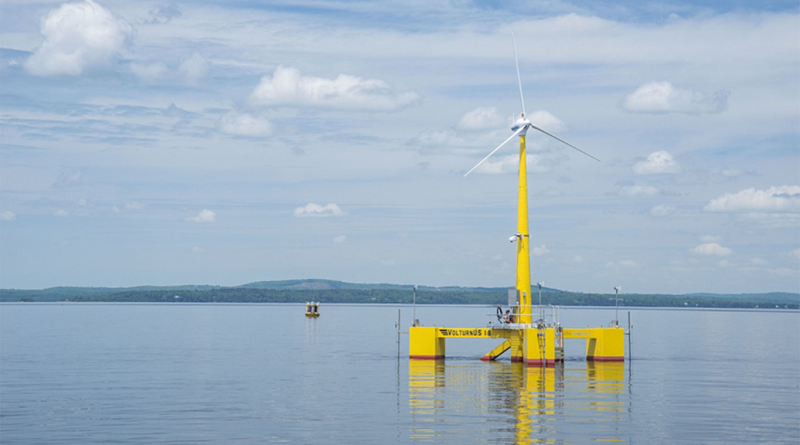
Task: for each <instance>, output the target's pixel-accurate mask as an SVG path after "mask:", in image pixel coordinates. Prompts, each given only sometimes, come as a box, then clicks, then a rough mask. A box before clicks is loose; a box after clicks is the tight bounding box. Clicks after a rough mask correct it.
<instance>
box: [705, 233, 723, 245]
mask: <svg viewBox="0 0 800 445" xmlns="http://www.w3.org/2000/svg"><path fill="white" fill-rule="evenodd" d="M721 239H722V237H719V236H714V235H705V236H701V237H700V241H702V242H704V243H718V242H719V240H721Z"/></svg>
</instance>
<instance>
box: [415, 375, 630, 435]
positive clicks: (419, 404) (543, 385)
mask: <svg viewBox="0 0 800 445" xmlns="http://www.w3.org/2000/svg"><path fill="white" fill-rule="evenodd" d="M624 381H625V368H624V364H623V363H620V362H573V361H570V362H566V363H559V364H558V365H556V366H555V367H529V366H525V365H523V364H521V363H495V364H493V365H491V366H474V365H464V366H461V365H445V363H444V361H443V360H410V361H409V383H408V385H409V410H410V413H411V414H412V415H413V416H414V418H415V423H414V425H412V426H411V428H412V431H411V432H410V433H411V438H414V439H427V440H433V441H434V442H435V438H436V437H439V436H445V435H451V434H452V433H453V432H452V431H451V430H449V429H448V422H447V420H448V419H449V418H450V417H451V416H453V415H458V416H469V415H475V416H477V417H481V418H483V419H485V420H486V421H487V422H488V421H489V419H491V420H492V421H491V422H489V423H491V424H496V423H497V422H495V420H497V421H499V423H501V424H502V423H504V422H513V428H507V429H505V428H504V429H503V430H502V433H505V434H509V437H508V439H509V441H511V442H513V443H520V444H530V443H562V442H564V440H560V439H558V440H557V439H556V438H559V437H563V436H564V434H573V433H574V432H573V431H572V426H571V425H573V424H575V423H586V422H589V423H591V424H594V422H605V423H604V425H607V426H606V427H598V426H595V427H590V428H588V430H589V431H591V433H590V434H593V437H591V438H585V439H590V440H603V441H612V442H614V441H621V437H620V436H619V433H618V428H616V427H615V426H613V425H615V423H614V422H625V421H626V419H625V416H624V414H625V404H626V402H625V400H624V399H625V398H626V394H625V388H626V387H625V383H624ZM473 411H474V412H473ZM498 417H499V419H496V418H498ZM417 422H424V423H423V425H424V427H418V425H417ZM608 422H611V424H608ZM487 424H488V423H487ZM500 441H501V442H505V441H504V440H500Z"/></svg>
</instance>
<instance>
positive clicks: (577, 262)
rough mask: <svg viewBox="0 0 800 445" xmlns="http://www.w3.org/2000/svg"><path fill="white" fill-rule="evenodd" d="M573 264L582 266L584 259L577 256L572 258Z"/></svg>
mask: <svg viewBox="0 0 800 445" xmlns="http://www.w3.org/2000/svg"><path fill="white" fill-rule="evenodd" d="M572 262H573V263H575V264H580V263H582V262H583V257H581V256H580V255H575V256H574V257H572Z"/></svg>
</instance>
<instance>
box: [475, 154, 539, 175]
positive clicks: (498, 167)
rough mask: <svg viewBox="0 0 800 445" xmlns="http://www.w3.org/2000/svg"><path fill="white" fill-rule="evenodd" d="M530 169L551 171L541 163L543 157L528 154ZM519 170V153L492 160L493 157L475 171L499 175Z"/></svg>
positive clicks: (537, 171) (527, 159) (526, 157)
mask: <svg viewBox="0 0 800 445" xmlns="http://www.w3.org/2000/svg"><path fill="white" fill-rule="evenodd" d="M525 160H526V161H527V167H528V170H529V171H531V172H536V173H542V172H546V171H550V167H549V166H545V165H540V163H541V162H542V158H541V157H540V156H538V155H526V156H525ZM518 171H519V155H508V156H503V157H500V158H498V159H497V160H496V161H492V160H491V158H489V160H487V161H486V162H484V163H483V164H481V165H480V166H479V167H478V168H476V169H475V173H480V174H484V175H499V174H504V173H517V172H518Z"/></svg>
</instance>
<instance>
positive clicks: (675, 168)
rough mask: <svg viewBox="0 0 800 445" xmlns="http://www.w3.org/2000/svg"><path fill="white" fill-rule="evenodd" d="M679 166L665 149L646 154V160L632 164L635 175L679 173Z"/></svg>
mask: <svg viewBox="0 0 800 445" xmlns="http://www.w3.org/2000/svg"><path fill="white" fill-rule="evenodd" d="M680 171H681V166H680V165H678V163H677V162H675V160H674V159H672V155H671V154H669V153H668V152H666V151H656V152H653V153H650V155H649V156H647V160H646V161H642V162H638V163H636V165H634V166H633V172H634V173H636V174H637V175H655V174H662V173H680Z"/></svg>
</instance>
